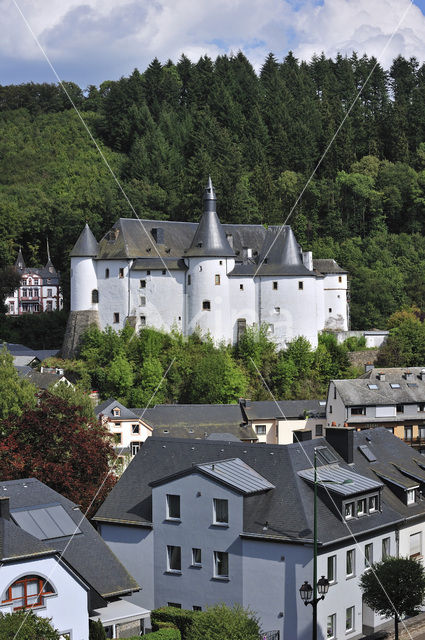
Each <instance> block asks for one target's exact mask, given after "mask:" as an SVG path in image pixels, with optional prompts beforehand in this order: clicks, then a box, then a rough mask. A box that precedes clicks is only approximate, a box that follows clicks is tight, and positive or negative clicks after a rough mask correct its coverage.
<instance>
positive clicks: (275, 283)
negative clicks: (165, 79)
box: [273, 280, 277, 291]
mask: <svg viewBox="0 0 425 640" xmlns="http://www.w3.org/2000/svg"><path fill="white" fill-rule="evenodd" d="M273 289H274V291H277V282H276V280H275V281H274V282H273Z"/></svg>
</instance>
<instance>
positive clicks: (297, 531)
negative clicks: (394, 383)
mask: <svg viewBox="0 0 425 640" xmlns="http://www.w3.org/2000/svg"><path fill="white" fill-rule="evenodd" d="M389 435H390V437H392V438H393V440H394V441H396V440H397V438H395V437H394V436H392V435H391V434H389ZM398 442H400V441H398ZM400 444H403V443H401V442H400ZM320 445H323V446H327V447H328V449H330V450H331V451H332V452H333V453H334V454H335V456H336V459H337V460H338V464H339V466H340V467H341V469H347V470H348V471H349V470H352V471H356V470H355V469H352V468H351V467H350V466H349V465H347V464H346V463H345V462H344V461H343V460H342V458H340V457H339V456H338V455H337V454H336V452H334V451H333V450H332V448H331V447H330V445H329V444H328V443H327V442H326V440H324V439H320V438H318V439H316V440H314V441H313V440H310V441H306V442H303V443H302V446H301V445H300V444H291V445H267V444H246V443H236V442H226V443H224V442H214V441H208V440H183V439H177V438H176V439H174V438H170V439H166V438H148V440H147V441H146V442H145V443H144V446H143V448H142V449H141V450H140V451H139V453H138V454H137V455H136V456H135V458H134V459H133V460H132V462H131V463H130V465H129V466H128V467H127V469H126V471H125V472H124V474H123V475H122V477H121V479H120V480H119V482H118V483H117V484H116V485H115V487H114V488H113V489H112V491H111V493H110V494H109V495H108V497H107V498H106V500H105V502H104V503H103V505H102V506H101V507H100V509H99V511H98V512H97V514H96V516H95V519H96V520H99V521H112V522H123V523H129V524H134V525H140V526H148V527H149V526H152V500H151V487H150V483H152V482H155V481H160V480H161V479H163V478H165V477H166V476H169V475H170V474H174V473H182V472H185V471H186V470H187V469H189V468H190V467H191V466H192V465H193V464H197V465H202V464H205V463H211V461H212V460H214V461H216V462H218V461H224V460H228V459H229V458H239V459H241V460H242V461H243V462H244V463H245V464H247V465H249V467H251V468H252V469H253V470H254V471H256V472H257V473H259V474H260V475H261V476H262V477H263V478H265V479H266V480H267V481H268V482H269V483H271V484H272V485H274V486H275V489H270V490H268V491H267V492H266V493H259V494H258V493H257V494H254V495H248V496H245V497H244V498H243V499H244V524H243V533H244V534H245V535H255V536H257V537H268V538H278V539H284V540H291V541H297V542H309V543H310V542H311V540H312V537H313V495H314V492H313V490H312V487H311V485H310V484H309V483H308V482H307V481H305V480H304V479H302V478H301V477H300V476H299V475H298V472H299V471H302V470H305V469H308V468H311V466H312V462H311V461H312V459H313V451H314V448H315V447H317V446H320ZM404 446H406V445H404ZM411 451H412V450H411ZM362 457H363V456H362ZM369 477H370V476H369ZM372 477H373V479H374V480H375V481H376V480H377V478H376V476H375V475H373V472H372ZM323 495H324V493H323V490H321V489H319V503H318V522H319V524H318V539H319V541H320V543H331V542H332V541H334V540H337V539H340V538H346V537H349V536H350V533H349V530H348V528H347V525H346V523H345V522H344V521H343V520H342V518H341V516H339V515H338V514H337V513H336V512H335V510H334V509H331V508H329V506H328V505H327V504H326V501H324V500H323ZM399 520H400V514H399V512H398V511H397V510H396V509H395V508H394V507H393V506H392V505H389V504H387V502H386V501H384V502H383V505H382V512H377V513H373V514H371V515H369V516H367V517H364V518H358V519H357V518H354V519H353V520H350V529H351V530H352V531H353V533H354V534H361V533H366V532H367V531H368V530H370V529H374V528H379V527H385V526H388V525H393V524H394V523H395V522H397V521H399ZM266 522H267V523H268V524H267V531H266V532H265V531H264V526H265V523H266ZM241 533H242V532H241Z"/></svg>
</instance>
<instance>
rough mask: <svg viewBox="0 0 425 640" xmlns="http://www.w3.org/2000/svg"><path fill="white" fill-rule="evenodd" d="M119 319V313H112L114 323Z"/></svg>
mask: <svg viewBox="0 0 425 640" xmlns="http://www.w3.org/2000/svg"><path fill="white" fill-rule="evenodd" d="M119 321H120V314H119V313H114V323H115V324H116V323H117V322H119Z"/></svg>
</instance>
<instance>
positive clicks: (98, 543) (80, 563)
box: [0, 478, 139, 597]
mask: <svg viewBox="0 0 425 640" xmlns="http://www.w3.org/2000/svg"><path fill="white" fill-rule="evenodd" d="M0 486H1V489H2V496H8V497H9V498H10V509H11V512H12V513H11V515H12V517H13V510H14V509H19V508H21V507H34V506H40V505H53V504H59V505H62V507H63V508H64V509H65V511H66V513H67V514H68V516H69V517H70V518H71V520H72V521H73V522H74V523H75V525H76V527H77V526H78V527H79V529H80V530H81V533H79V534H77V535H75V536H74V537H72V539H71V536H63V537H60V538H53V539H48V540H45V541H44V542H43V543H42V542H41V541H39V540H36V538H33V536H30V537H31V538H33V540H35V542H31V545H33V546H34V548H41V547H40V545H44V546H45V548H46V549H49V548H50V549H54V550H56V551H58V552H60V553H63V557H64V559H65V561H66V562H67V563H68V564H69V565H70V566H72V567H73V568H74V569H75V570H76V571H77V572H78V573H79V574H80V575H81V576H82V578H83V579H84V580H85V581H86V582H87V583H88V584H89V585H91V586H92V588H94V589H95V590H96V591H97V593H99V594H101V595H102V596H103V597H108V596H112V595H120V594H123V593H129V592H131V591H135V590H138V588H139V587H138V585H137V583H136V582H135V580H134V578H132V577H131V576H130V574H129V573H128V572H127V571H126V569H125V568H124V567H123V566H122V564H121V563H120V562H119V560H118V559H117V558H116V557H115V556H114V554H113V553H112V551H111V550H110V549H109V547H108V546H107V545H106V543H105V542H104V541H103V540H102V538H101V537H100V535H99V534H98V533H97V531H96V530H95V529H94V528H93V527H92V525H91V524H90V523H89V521H88V520H87V519H86V518H85V517H84V516H83V515H82V513H81V512H80V511H79V510H78V508H77V507H76V505H75V504H74V503H73V502H71V501H70V500H68V499H67V498H65V497H64V496H62V495H61V494H60V493H57V491H54V490H53V489H50V487H48V486H47V485H45V484H43V483H42V482H40V481H39V480H36V479H35V478H29V479H23V480H9V481H6V482H1V483H0ZM26 535H27V536H28V535H29V534H28V533H27V534H26ZM28 544H29V542H28Z"/></svg>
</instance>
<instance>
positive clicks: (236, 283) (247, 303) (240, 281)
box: [229, 276, 258, 344]
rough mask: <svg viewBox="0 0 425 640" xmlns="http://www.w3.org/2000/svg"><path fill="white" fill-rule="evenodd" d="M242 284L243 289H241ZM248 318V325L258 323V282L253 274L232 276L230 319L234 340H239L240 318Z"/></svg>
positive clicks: (234, 342)
mask: <svg viewBox="0 0 425 640" xmlns="http://www.w3.org/2000/svg"><path fill="white" fill-rule="evenodd" d="M241 286H242V287H243V289H241ZM239 319H244V320H246V326H247V327H252V326H253V325H254V324H256V323H258V318H257V312H256V284H255V281H254V279H253V278H252V276H243V277H241V276H231V277H230V278H229V320H230V324H231V329H232V341H233V344H236V343H237V341H238V320H239Z"/></svg>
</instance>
